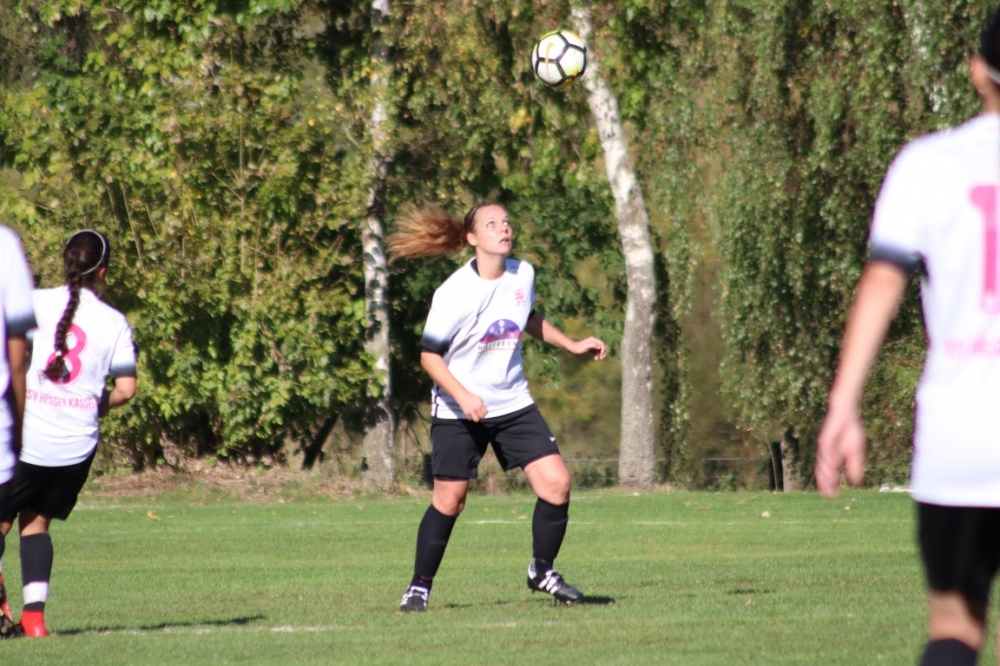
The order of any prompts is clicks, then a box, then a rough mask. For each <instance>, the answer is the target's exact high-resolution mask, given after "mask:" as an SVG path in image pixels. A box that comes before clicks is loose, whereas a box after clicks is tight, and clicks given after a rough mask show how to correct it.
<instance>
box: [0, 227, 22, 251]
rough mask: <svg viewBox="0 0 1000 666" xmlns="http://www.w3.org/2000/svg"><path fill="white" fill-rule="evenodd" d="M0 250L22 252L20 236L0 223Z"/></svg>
mask: <svg viewBox="0 0 1000 666" xmlns="http://www.w3.org/2000/svg"><path fill="white" fill-rule="evenodd" d="M0 250H2V251H3V252H5V253H6V252H22V249H21V237H20V236H18V235H17V232H16V231H14V230H13V229H11V228H10V227H8V226H7V225H5V224H0Z"/></svg>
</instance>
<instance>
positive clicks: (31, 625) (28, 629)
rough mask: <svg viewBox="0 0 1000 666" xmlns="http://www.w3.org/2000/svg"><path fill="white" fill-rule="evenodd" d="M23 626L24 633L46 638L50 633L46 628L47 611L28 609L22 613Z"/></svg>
mask: <svg viewBox="0 0 1000 666" xmlns="http://www.w3.org/2000/svg"><path fill="white" fill-rule="evenodd" d="M21 628H22V629H24V635H25V636H30V637H31V638H45V637H46V636H48V635H49V631H48V629H46V628H45V613H44V612H43V611H31V610H26V611H24V612H22V613H21Z"/></svg>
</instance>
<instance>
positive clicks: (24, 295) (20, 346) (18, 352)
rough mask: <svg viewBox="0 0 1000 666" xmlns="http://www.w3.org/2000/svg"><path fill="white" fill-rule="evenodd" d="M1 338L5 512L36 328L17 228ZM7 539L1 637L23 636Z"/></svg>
mask: <svg viewBox="0 0 1000 666" xmlns="http://www.w3.org/2000/svg"><path fill="white" fill-rule="evenodd" d="M0 266H3V267H4V269H3V272H2V273H0V340H5V341H6V344H5V345H4V346H3V352H4V353H3V354H0V389H2V391H3V399H2V400H0V511H2V510H3V507H4V506H5V505H6V503H7V495H8V493H9V492H10V489H11V485H12V484H11V479H13V477H14V467H15V465H16V464H17V452H18V451H19V450H20V447H21V423H22V420H23V418H24V393H25V388H24V387H25V376H26V369H27V362H28V352H27V349H28V343H27V337H26V336H27V332H28V331H29V330H31V329H32V328H34V327H35V313H34V309H33V308H32V305H31V287H32V279H31V271H30V270H29V268H28V262H27V261H25V258H24V252H23V251H22V249H21V241H20V239H19V238H18V237H17V234H15V233H14V232H13V231H11V230H10V229H8V228H7V227H4V226H0ZM5 546H6V540H5V539H4V537H3V535H2V534H0V638H10V637H12V636H14V635H16V634H17V630H16V627H15V625H14V621H13V618H11V614H10V605H9V604H8V603H7V591H6V588H5V587H4V583H3V552H4V547H5Z"/></svg>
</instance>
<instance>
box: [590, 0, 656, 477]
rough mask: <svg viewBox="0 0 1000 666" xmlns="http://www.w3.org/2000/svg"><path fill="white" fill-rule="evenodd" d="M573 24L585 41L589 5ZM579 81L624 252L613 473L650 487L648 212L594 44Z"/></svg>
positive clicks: (652, 288) (652, 293)
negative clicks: (619, 394) (598, 143)
mask: <svg viewBox="0 0 1000 666" xmlns="http://www.w3.org/2000/svg"><path fill="white" fill-rule="evenodd" d="M572 16H573V27H574V29H575V30H576V32H577V34H579V35H580V37H582V38H583V40H584V42H587V43H590V37H591V34H592V33H593V27H592V23H593V22H592V20H591V13H590V8H589V6H586V5H576V6H574V7H573V10H572ZM588 55H589V61H588V66H587V72H586V74H585V75H584V77H583V81H582V82H583V87H584V89H585V90H586V91H587V103H588V105H589V106H590V112H591V115H592V116H593V118H594V122H595V123H596V125H597V130H598V133H599V135H600V138H601V147H602V149H603V151H604V164H605V168H606V170H607V175H608V181H609V182H610V184H611V191H612V194H613V195H614V199H615V214H616V216H617V218H618V235H619V237H620V239H621V244H622V252H623V253H624V256H625V274H626V281H627V285H628V292H627V293H628V302H627V305H626V311H625V328H624V331H623V335H622V345H621V353H620V355H621V364H622V423H621V445H620V446H621V448H620V451H619V463H618V475H619V480H620V481H621V483H623V484H625V485H630V486H638V487H649V486H651V485H653V483H654V481H655V479H656V448H655V443H654V439H653V432H654V431H653V356H652V336H653V324H654V319H655V312H656V310H655V307H656V274H655V272H654V266H653V245H652V242H651V239H650V233H649V213H648V212H647V210H646V204H645V201H644V200H643V196H642V187H641V185H640V184H639V180H638V178H636V173H635V168H634V167H633V166H632V161H631V159H630V157H629V154H628V146H627V144H626V141H625V133H624V130H623V128H622V122H621V116H620V115H619V112H618V101H617V100H616V99H615V96H614V94H613V93H612V92H611V89H610V88H609V87H608V84H607V82H606V81H605V80H604V77H603V76H602V73H601V67H600V63H599V62H598V59H597V56H596V54H595V53H594V50H593V49H591V50H590V51H589V54H588Z"/></svg>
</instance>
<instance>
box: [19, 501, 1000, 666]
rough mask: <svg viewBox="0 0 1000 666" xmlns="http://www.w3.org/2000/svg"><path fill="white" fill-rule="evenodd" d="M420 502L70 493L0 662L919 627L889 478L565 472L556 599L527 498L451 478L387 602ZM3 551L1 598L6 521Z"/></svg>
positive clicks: (218, 657)
mask: <svg viewBox="0 0 1000 666" xmlns="http://www.w3.org/2000/svg"><path fill="white" fill-rule="evenodd" d="M427 502H428V498H427V497H425V496H423V497H415V498H402V499H394V500H384V499H369V498H365V499H355V500H344V501H335V500H319V499H316V500H313V501H304V500H303V499H301V498H299V499H295V500H293V501H287V502H284V503H280V502H273V503H234V502H212V501H211V500H209V501H208V502H207V503H205V504H193V503H187V502H186V501H184V499H183V497H173V498H158V499H156V500H143V499H129V500H125V501H120V502H119V503H118V504H115V505H111V504H108V503H103V502H101V501H100V500H99V499H97V500H95V499H94V498H90V499H88V500H85V501H84V502H82V503H81V506H80V507H79V508H78V509H77V511H76V512H75V513H74V515H73V516H72V517H71V518H70V520H69V521H68V522H67V523H65V524H56V525H55V526H54V528H53V537H54V542H55V549H56V551H55V552H56V561H55V568H54V575H53V580H52V591H51V595H50V599H49V608H48V610H47V611H46V617H47V621H48V624H49V627H50V629H51V630H52V631H53V632H54V636H53V637H52V638H51V639H48V640H44V641H31V640H22V641H8V642H4V643H0V663H3V664H4V666H7V665H9V664H38V663H65V664H74V665H84V664H102V665H103V664H185V665H189V664H279V663H280V664H335V663H339V664H435V665H437V664H463V665H466V666H467V665H468V664H482V663H489V664H517V665H518V666H521V665H524V664H548V665H555V664H573V665H582V664H685V665H691V664H706V665H713V666H715V665H720V664H721V665H725V664H852V665H855V664H860V663H865V664H878V663H884V664H912V663H915V661H916V657H917V654H918V652H919V650H920V648H921V645H922V642H923V623H924V586H923V579H922V575H921V571H920V565H919V561H918V558H917V555H916V551H915V546H914V543H913V508H912V503H911V501H910V499H909V498H908V497H907V496H905V495H900V494H879V493H874V492H850V493H847V494H845V495H844V496H842V497H841V498H840V499H839V500H837V501H834V502H828V501H824V500H822V499H821V498H819V497H818V496H816V495H815V494H804V495H791V496H782V495H772V494H769V493H759V494H750V493H746V494H744V493H723V494H694V493H654V494H639V495H635V494H633V493H631V492H625V491H621V490H606V491H591V492H581V493H577V494H576V495H575V496H574V499H573V505H572V511H571V522H570V528H569V533H568V536H567V539H566V543H565V545H564V546H563V552H562V554H561V555H560V558H559V563H558V564H559V568H560V570H561V571H562V572H563V573H565V574H566V577H567V579H568V580H569V581H570V582H571V583H573V584H575V585H578V586H579V587H581V588H582V589H583V590H584V591H585V592H586V593H587V594H588V595H589V597H590V599H591V600H592V603H586V604H578V605H576V606H573V607H563V606H555V605H554V604H553V603H552V602H551V601H548V600H546V599H545V598H543V597H541V596H540V595H532V594H531V593H530V592H529V591H528V590H527V588H526V587H525V585H524V575H525V568H526V566H527V560H528V556H529V554H530V543H531V537H530V522H531V511H532V507H533V504H534V500H533V498H532V497H529V496H527V495H514V496H505V497H471V498H470V501H469V505H468V508H467V509H466V512H465V514H464V515H463V516H462V518H461V519H460V520H459V522H458V524H457V526H456V528H455V532H454V535H453V537H452V541H451V544H450V546H449V549H448V553H447V555H446V557H445V561H444V564H443V566H442V568H441V571H440V572H439V574H438V578H437V581H436V587H435V589H434V592H433V594H432V596H431V610H430V612H428V613H426V614H420V615H398V614H396V613H395V612H394V611H395V608H396V605H397V604H398V603H399V598H400V596H401V595H402V592H403V589H404V588H405V586H406V584H407V582H408V581H409V577H410V572H411V566H412V558H413V545H414V539H415V535H416V528H417V524H418V522H419V520H420V517H421V515H422V514H423V511H424V509H425V508H426V506H427ZM5 560H6V561H5V570H6V575H7V580H8V582H9V584H10V587H11V589H12V593H13V595H12V596H13V600H12V601H13V602H14V605H15V606H19V602H20V594H19V591H20V587H19V586H20V575H19V563H18V558H17V538H16V537H15V536H11V537H9V538H8V544H7V555H6V558H5ZM990 655H992V647H991V648H990ZM990 655H984V656H983V657H982V659H981V663H991V660H992V656H990Z"/></svg>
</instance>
